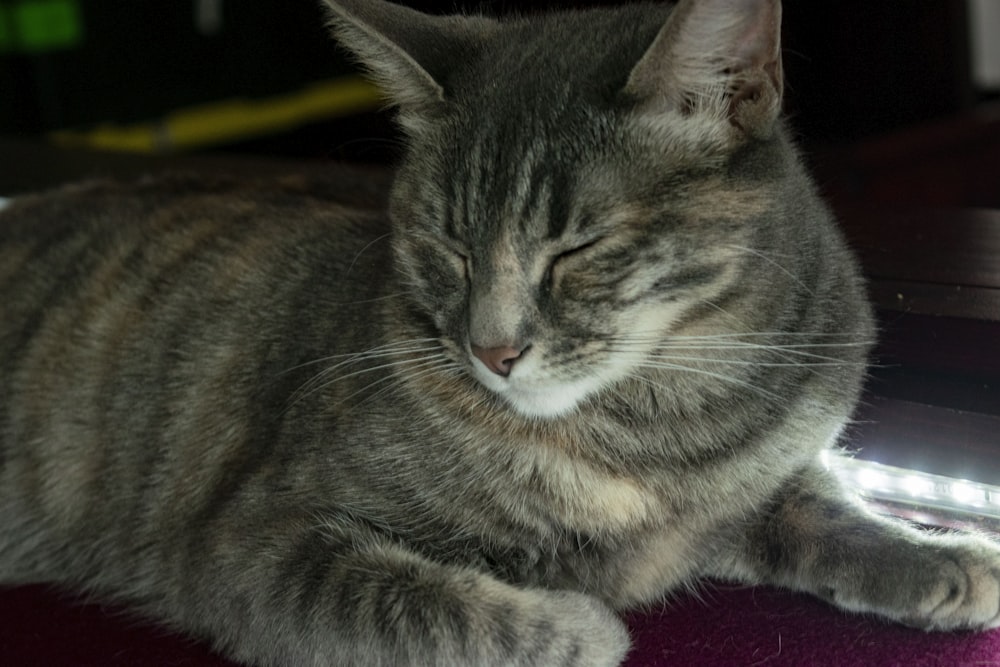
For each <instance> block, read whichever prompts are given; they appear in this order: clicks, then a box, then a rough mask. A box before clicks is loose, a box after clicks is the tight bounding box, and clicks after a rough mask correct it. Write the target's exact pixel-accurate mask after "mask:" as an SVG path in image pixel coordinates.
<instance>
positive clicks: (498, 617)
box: [0, 0, 1000, 666]
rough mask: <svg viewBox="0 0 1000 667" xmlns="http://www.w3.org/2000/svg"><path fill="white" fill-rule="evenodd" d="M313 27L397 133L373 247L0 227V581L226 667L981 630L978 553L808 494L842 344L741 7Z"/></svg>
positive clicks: (825, 275) (986, 589)
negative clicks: (857, 632) (771, 603)
mask: <svg viewBox="0 0 1000 667" xmlns="http://www.w3.org/2000/svg"><path fill="white" fill-rule="evenodd" d="M328 3H329V5H330V10H331V15H332V17H333V26H334V28H335V30H336V34H337V36H338V37H339V38H340V40H341V41H342V43H343V44H345V45H346V46H347V47H349V48H350V49H352V50H353V51H354V52H355V53H356V54H357V56H358V57H359V58H360V59H361V60H362V61H363V62H364V63H365V65H367V67H368V68H370V70H371V72H372V73H373V75H374V76H375V77H376V78H377V79H378V81H379V82H380V83H381V84H382V85H383V86H384V88H385V90H386V91H387V92H388V94H389V95H390V97H391V99H392V100H394V101H395V102H396V103H397V104H398V105H399V107H400V109H401V111H400V121H401V123H402V125H403V127H404V128H405V130H406V133H407V137H408V152H407V156H406V158H405V160H404V162H403V164H402V165H401V167H400V169H399V171H398V174H397V176H396V180H395V183H394V186H393V188H392V192H391V199H390V202H389V205H388V212H387V213H384V212H383V208H382V207H380V206H377V205H374V204H368V205H364V202H365V201H368V199H366V196H365V195H364V193H363V192H358V191H355V190H356V188H355V186H356V185H357V183H356V182H352V181H350V180H339V179H338V178H333V177H331V180H330V182H327V183H302V182H285V183H281V182H275V183H270V184H265V183H258V184H249V185H240V184H238V183H226V182H223V181H219V182H202V181H198V180H190V179H189V180H184V179H179V180H176V179H175V180H169V179H167V180H155V181H147V182H143V183H139V184H136V185H132V186H123V185H115V184H90V185H83V186H76V187H71V188H66V189H63V190H61V191H58V192H54V193H48V194H44V195H40V196H36V197H26V198H22V199H19V200H17V201H15V202H14V203H13V204H12V206H11V207H10V208H8V209H7V210H6V211H4V212H3V213H2V214H0V241H2V244H0V245H2V254H0V304H2V305H0V308H2V317H0V364H2V370H0V373H2V374H0V377H2V379H3V381H2V384H0V465H2V470H0V526H2V533H0V580H2V581H5V582H12V583H17V582H28V581H51V582H57V583H59V584H62V585H67V586H71V587H78V588H83V589H86V590H89V591H92V592H95V593H97V594H99V595H102V596H110V597H113V598H116V599H120V600H125V601H128V602H130V603H131V604H133V605H135V606H136V607H137V608H138V609H140V610H142V611H143V612H145V613H148V614H151V615H153V616H156V617H158V618H161V619H163V620H165V621H166V622H169V623H171V624H172V625H173V626H175V627H177V628H180V629H183V630H184V631H187V632H190V633H193V634H196V635H200V636H204V637H208V638H210V639H211V641H213V642H214V644H215V645H216V646H217V647H219V648H220V649H221V650H222V651H224V652H226V653H227V654H228V655H230V656H232V657H234V658H235V659H237V660H242V661H246V662H248V663H253V664H260V665H320V664H325V665H402V664H412V665H539V666H541V665H588V666H589V665H616V664H618V663H619V662H620V661H621V660H622V658H623V656H624V655H625V653H626V651H627V649H628V638H627V636H626V632H625V630H624V627H623V625H622V623H621V622H620V621H619V620H618V618H617V617H616V616H615V614H614V610H620V609H624V608H627V607H632V606H635V605H642V604H645V603H650V602H653V601H656V600H659V599H661V598H662V597H663V596H664V595H665V594H666V593H667V592H669V591H671V590H673V589H677V588H678V587H683V586H685V585H690V584H691V583H692V582H694V581H695V580H696V579H697V578H699V577H706V576H707V577H717V578H724V579H729V580H735V581H739V582H749V583H759V582H766V583H771V584H776V585H780V586H785V587H788V588H792V589H795V590H801V591H808V592H811V593H814V594H816V595H819V596H821V597H823V598H826V599H828V600H830V601H831V602H832V603H834V604H836V605H838V606H840V607H842V608H845V609H849V610H854V611H862V612H874V613H877V614H881V615H883V616H886V617H888V618H890V619H895V620H898V621H900V622H903V623H907V624H911V625H914V626H918V627H922V628H927V629H937V630H947V629H952V628H987V627H994V626H997V625H1000V613H998V607H1000V549H998V548H997V546H996V545H994V544H992V543H990V542H988V541H987V540H985V539H983V538H979V537H974V536H957V535H956V536H941V535H930V534H926V533H922V532H919V531H917V530H915V529H911V528H909V527H907V526H904V525H902V524H899V523H895V522H891V521H889V520H886V519H882V518H877V517H875V516H873V515H871V514H869V513H868V512H866V511H865V510H864V509H862V508H861V507H860V506H859V505H858V504H856V503H855V502H854V501H853V500H852V499H851V498H850V497H849V494H848V493H847V492H845V491H844V490H843V489H841V488H839V487H838V485H837V483H836V482H835V481H834V479H833V478H832V477H831V476H830V475H829V474H828V473H827V472H826V471H825V469H824V467H823V466H822V465H821V464H820V453H821V452H823V451H825V450H827V449H828V448H830V447H831V446H833V445H834V443H835V442H836V441H837V438H838V435H839V434H840V432H841V430H842V428H843V426H844V424H845V423H846V422H847V420H848V418H849V415H850V414H851V411H852V409H853V407H854V404H855V401H856V400H857V398H858V392H859V386H860V384H861V381H862V376H863V374H864V362H865V356H866V352H867V346H868V342H869V341H870V340H871V339H872V335H873V332H872V324H871V318H870V314H869V308H868V305H867V304H866V302H865V299H864V296H863V288H862V285H861V281H860V279H859V277H858V272H857V268H856V266H855V262H854V260H853V259H852V258H851V256H850V254H849V253H848V251H847V250H846V249H845V246H844V243H843V241H842V240H841V237H840V235H839V234H838V232H837V231H836V230H835V228H834V225H833V223H832V221H831V218H830V214H829V213H828V212H827V209H826V208H825V207H824V206H823V205H822V204H821V203H820V201H818V199H817V197H816V194H815V192H814V189H813V186H812V184H811V183H810V180H809V178H808V176H807V175H806V174H805V172H804V170H803V167H802V165H801V163H800V160H799V158H798V157H797V155H796V152H795V149H794V148H793V146H792V145H791V143H790V140H789V137H788V132H787V131H786V130H785V129H784V126H783V122H782V120H781V119H780V117H779V109H780V106H781V98H782V69H781V62H780V57H779V23H780V7H779V4H778V2H777V1H776V0H741V1H734V0H697V1H688V0H685V1H684V2H681V3H680V4H679V5H677V6H676V7H675V8H671V7H668V6H662V5H655V4H635V5H629V6H623V7H620V8H614V9H597V10H588V11H578V12H569V13H557V14H553V15H550V16H544V17H533V18H525V19H514V20H507V21H495V20H491V19H487V18H482V17H449V18H435V17H430V16H426V15H423V14H420V13H418V12H416V11H413V10H409V9H405V8H403V7H401V6H396V5H392V4H389V3H386V2H382V1H381V0H336V1H335V0H328ZM377 200H378V196H377V193H376V196H375V197H374V199H373V200H371V201H375V202H377Z"/></svg>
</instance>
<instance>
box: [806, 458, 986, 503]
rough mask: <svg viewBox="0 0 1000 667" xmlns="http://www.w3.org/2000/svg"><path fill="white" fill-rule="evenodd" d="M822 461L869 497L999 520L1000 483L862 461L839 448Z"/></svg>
mask: <svg viewBox="0 0 1000 667" xmlns="http://www.w3.org/2000/svg"><path fill="white" fill-rule="evenodd" d="M822 463H823V465H824V466H825V467H826V468H827V469H828V470H830V471H831V472H832V473H833V474H834V475H836V476H837V477H838V478H839V479H840V481H841V482H842V483H843V484H844V485H845V486H847V487H849V488H853V489H854V490H855V491H857V492H858V493H859V494H860V495H861V496H862V497H863V498H867V499H869V500H873V501H881V502H888V503H897V504H901V505H907V506H910V507H914V508H925V509H926V510H930V511H934V510H937V511H943V512H951V513H959V514H967V515H976V516H984V517H990V518H993V519H1000V486H994V485H992V484H983V483H981V482H973V481H970V480H966V479H953V478H951V477H944V476H943V475H933V474H931V473H925V472H921V471H919V470H907V469H905V468H897V467H895V466H887V465H883V464H881V463H874V462H872V461H863V460H861V459H856V458H850V457H848V456H843V455H840V454H839V453H838V452H837V451H836V450H832V451H830V452H827V453H826V455H825V456H824V457H823V459H822Z"/></svg>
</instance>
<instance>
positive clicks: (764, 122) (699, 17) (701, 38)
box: [625, 0, 783, 143]
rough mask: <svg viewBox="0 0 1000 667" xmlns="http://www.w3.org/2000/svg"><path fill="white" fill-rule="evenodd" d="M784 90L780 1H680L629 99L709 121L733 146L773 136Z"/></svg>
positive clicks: (636, 72) (637, 73) (636, 75)
mask: <svg viewBox="0 0 1000 667" xmlns="http://www.w3.org/2000/svg"><path fill="white" fill-rule="evenodd" d="M782 89H783V75H782V67H781V2H780V0H681V2H679V3H678V4H677V6H676V7H675V8H674V9H673V11H672V12H671V13H670V16H669V18H668V19H667V22H666V24H665V25H664V26H663V28H662V29H661V30H660V33H659V34H658V35H657V37H656V39H655V40H654V41H653V43H652V45H651V46H650V47H649V50H648V51H647V52H646V53H645V55H644V56H643V57H642V59H641V60H640V61H639V63H638V64H637V65H636V66H635V68H634V69H633V70H632V73H631V75H630V77H629V81H628V84H627V86H626V89H625V92H626V93H627V94H628V95H629V96H630V97H631V98H632V99H633V100H636V101H637V102H638V104H639V106H640V108H641V109H643V110H644V111H646V112H650V113H652V114H654V115H655V114H657V113H664V112H667V113H676V114H680V115H681V116H685V117H689V118H695V119H698V120H700V121H705V122H704V123H701V126H703V127H709V128H710V127H712V126H714V127H715V129H714V130H712V131H713V132H718V131H724V132H725V134H726V135H727V137H728V139H727V142H730V143H731V142H733V141H735V142H739V141H742V140H745V139H746V138H748V137H757V138H766V137H768V136H770V135H771V132H772V130H773V128H774V125H775V122H776V121H777V119H778V115H779V113H780V111H781V100H782Z"/></svg>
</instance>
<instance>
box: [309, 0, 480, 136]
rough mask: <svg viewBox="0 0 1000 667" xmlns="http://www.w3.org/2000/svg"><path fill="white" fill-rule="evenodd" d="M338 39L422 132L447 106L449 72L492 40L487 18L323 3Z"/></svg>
mask: <svg viewBox="0 0 1000 667" xmlns="http://www.w3.org/2000/svg"><path fill="white" fill-rule="evenodd" d="M323 2H324V3H325V4H326V6H327V7H328V9H329V15H330V26H331V28H332V29H333V33H334V37H336V38H337V40H338V41H339V42H340V44H342V45H343V46H344V47H346V48H347V49H348V50H350V51H351V52H352V53H354V55H355V56H356V57H357V58H358V60H359V61H360V62H361V64H362V65H364V67H365V68H366V69H367V70H368V72H369V73H370V75H371V76H372V78H373V80H374V81H375V83H376V84H378V85H379V87H380V88H381V89H382V91H383V93H384V94H385V95H386V96H387V97H388V99H389V101H390V102H391V103H392V104H394V105H398V106H399V107H400V115H399V121H400V123H401V124H402V125H403V127H404V129H406V130H407V131H409V132H411V133H415V132H419V131H420V130H421V129H422V128H423V127H425V126H426V124H427V123H428V122H432V121H433V119H434V118H435V117H436V116H438V115H440V114H441V113H442V111H443V109H444V107H445V105H446V103H447V98H448V80H449V72H450V71H451V68H452V67H453V66H454V65H455V63H458V62H462V59H463V58H464V57H468V55H469V54H470V53H471V52H472V50H473V49H475V48H476V47H477V45H478V44H479V43H480V42H481V41H482V40H483V39H484V38H485V37H486V35H488V34H489V32H490V31H491V29H492V27H493V25H494V23H493V22H492V21H491V20H489V19H486V18H482V17H461V16H448V17H439V16H431V15H428V14H424V13H422V12H418V11H416V10H414V9H410V8H408V7H403V6H401V5H396V4H392V3H389V2H385V1H384V0H323Z"/></svg>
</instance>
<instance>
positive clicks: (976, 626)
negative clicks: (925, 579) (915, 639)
mask: <svg viewBox="0 0 1000 667" xmlns="http://www.w3.org/2000/svg"><path fill="white" fill-rule="evenodd" d="M943 555H944V556H945V559H944V562H942V563H941V564H940V565H939V568H938V572H937V579H936V581H935V582H934V583H933V585H932V587H931V588H930V590H929V591H928V593H927V594H926V595H925V596H924V597H923V599H922V601H921V603H920V605H919V606H918V609H917V610H916V613H915V614H913V615H912V616H910V617H908V618H905V619H903V620H904V622H906V623H907V624H909V625H913V626H916V627H922V628H925V629H927V630H984V629H989V628H996V627H1000V546H998V545H996V544H994V543H992V542H987V541H985V540H978V539H970V540H969V541H968V542H966V543H964V544H961V545H956V546H955V547H953V548H952V549H949V550H948V551H947V552H945V554H943Z"/></svg>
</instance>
